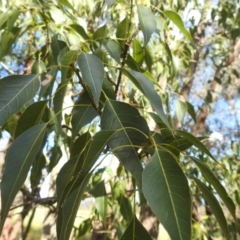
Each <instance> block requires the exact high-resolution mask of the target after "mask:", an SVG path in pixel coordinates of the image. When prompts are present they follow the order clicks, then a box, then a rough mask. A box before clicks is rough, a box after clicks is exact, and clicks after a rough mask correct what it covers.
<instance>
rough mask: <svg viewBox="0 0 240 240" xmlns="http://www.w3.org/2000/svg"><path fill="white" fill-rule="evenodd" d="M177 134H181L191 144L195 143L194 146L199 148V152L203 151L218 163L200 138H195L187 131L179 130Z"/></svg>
mask: <svg viewBox="0 0 240 240" xmlns="http://www.w3.org/2000/svg"><path fill="white" fill-rule="evenodd" d="M177 132H178V133H180V134H181V135H182V136H184V137H185V138H187V139H188V140H189V141H190V142H192V143H193V145H194V146H196V147H197V148H199V150H201V151H202V152H203V153H205V154H207V155H208V156H209V157H211V158H212V159H213V160H214V161H216V162H217V160H216V159H215V158H214V157H213V155H212V154H211V153H210V152H209V150H208V149H207V148H206V147H205V145H204V144H203V143H201V141H200V140H199V139H198V138H196V137H194V136H193V135H192V134H191V133H188V132H185V131H181V130H177Z"/></svg>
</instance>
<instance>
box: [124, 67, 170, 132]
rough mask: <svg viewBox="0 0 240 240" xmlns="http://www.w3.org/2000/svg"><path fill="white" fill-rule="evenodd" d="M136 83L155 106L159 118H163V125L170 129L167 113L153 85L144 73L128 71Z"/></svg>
mask: <svg viewBox="0 0 240 240" xmlns="http://www.w3.org/2000/svg"><path fill="white" fill-rule="evenodd" d="M126 71H127V72H128V73H129V74H130V75H131V76H132V77H133V78H134V80H135V81H137V82H138V83H139V84H140V86H141V89H142V90H141V91H142V92H143V93H144V95H145V96H146V97H147V98H148V100H149V102H150V103H151V105H152V106H153V108H154V110H155V111H156V112H157V114H158V116H159V117H160V118H161V120H162V121H163V123H164V124H165V125H166V126H167V127H169V128H170V126H169V123H168V121H167V118H166V116H165V113H164V111H163V107H162V100H161V98H160V96H159V95H158V94H157V92H156V91H155V89H154V85H153V83H152V82H151V81H150V80H149V79H148V78H147V77H146V76H145V75H144V74H142V73H140V72H136V71H133V70H126Z"/></svg>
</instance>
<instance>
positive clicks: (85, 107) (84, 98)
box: [71, 92, 97, 139]
mask: <svg viewBox="0 0 240 240" xmlns="http://www.w3.org/2000/svg"><path fill="white" fill-rule="evenodd" d="M96 116H97V112H96V110H95V109H94V108H93V106H92V104H91V102H90V100H89V96H88V94H87V93H86V92H83V93H82V94H81V96H80V97H79V100H78V101H76V103H75V104H74V108H73V111H72V120H71V124H72V139H74V138H75V137H76V136H77V134H78V132H79V131H80V129H81V128H82V127H83V126H85V125H86V124H88V123H90V122H91V121H92V120H93V119H94V118H95V117H96Z"/></svg>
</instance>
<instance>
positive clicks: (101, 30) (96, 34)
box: [93, 24, 107, 41]
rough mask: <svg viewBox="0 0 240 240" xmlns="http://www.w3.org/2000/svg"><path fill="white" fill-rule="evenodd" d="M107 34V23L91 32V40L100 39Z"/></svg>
mask: <svg viewBox="0 0 240 240" xmlns="http://www.w3.org/2000/svg"><path fill="white" fill-rule="evenodd" d="M106 36H107V25H106V24H105V25H103V26H101V27H100V28H98V29H97V31H96V32H94V34H93V40H96V41H99V40H100V41H101V40H102V39H104V38H106Z"/></svg>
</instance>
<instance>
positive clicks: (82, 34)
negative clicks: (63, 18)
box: [69, 24, 90, 40]
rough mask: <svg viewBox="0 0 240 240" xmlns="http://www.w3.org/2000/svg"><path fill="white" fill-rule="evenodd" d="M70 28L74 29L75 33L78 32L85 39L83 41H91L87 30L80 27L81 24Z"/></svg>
mask: <svg viewBox="0 0 240 240" xmlns="http://www.w3.org/2000/svg"><path fill="white" fill-rule="evenodd" d="M69 26H70V28H72V29H73V30H74V31H76V32H77V33H78V34H79V35H80V36H81V37H83V39H85V40H88V39H90V37H89V36H88V34H87V33H86V31H85V29H84V28H83V27H82V26H81V25H79V24H71V25H69Z"/></svg>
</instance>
